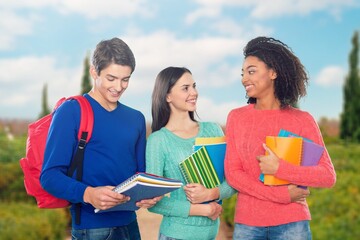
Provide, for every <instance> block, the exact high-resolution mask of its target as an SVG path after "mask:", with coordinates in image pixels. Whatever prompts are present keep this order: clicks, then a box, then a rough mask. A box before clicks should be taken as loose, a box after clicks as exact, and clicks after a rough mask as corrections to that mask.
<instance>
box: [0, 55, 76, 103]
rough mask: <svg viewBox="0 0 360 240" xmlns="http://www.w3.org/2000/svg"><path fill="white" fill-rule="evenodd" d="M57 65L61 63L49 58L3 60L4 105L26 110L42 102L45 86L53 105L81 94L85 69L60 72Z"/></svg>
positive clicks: (0, 67)
mask: <svg viewBox="0 0 360 240" xmlns="http://www.w3.org/2000/svg"><path fill="white" fill-rule="evenodd" d="M56 65H57V60H56V59H53V58H52V57H48V56H44V57H35V56H26V57H21V58H17V59H0V84H1V86H2V89H1V90H2V93H1V99H0V105H3V106H13V107H18V108H19V109H21V108H24V107H26V106H27V104H28V103H29V102H36V100H37V99H39V98H40V96H41V91H42V88H43V86H44V84H47V85H48V95H49V104H51V103H55V102H56V101H57V99H59V98H60V97H63V96H70V95H75V94H77V93H78V92H79V90H80V86H79V79H81V69H80V68H79V67H78V68H74V69H59V68H58V67H57V66H56ZM39 106H40V105H39Z"/></svg>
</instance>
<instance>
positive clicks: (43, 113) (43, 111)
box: [39, 83, 50, 118]
mask: <svg viewBox="0 0 360 240" xmlns="http://www.w3.org/2000/svg"><path fill="white" fill-rule="evenodd" d="M49 113H50V108H49V105H48V97H47V84H46V83H45V84H44V87H43V90H42V96H41V112H40V114H39V118H42V117H44V116H46V115H48V114H49Z"/></svg>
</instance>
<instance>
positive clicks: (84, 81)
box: [80, 54, 92, 95]
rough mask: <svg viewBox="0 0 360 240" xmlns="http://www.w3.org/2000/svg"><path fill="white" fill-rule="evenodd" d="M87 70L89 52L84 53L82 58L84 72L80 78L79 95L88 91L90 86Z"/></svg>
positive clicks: (88, 67)
mask: <svg viewBox="0 0 360 240" xmlns="http://www.w3.org/2000/svg"><path fill="white" fill-rule="evenodd" d="M89 70H90V58H89V54H86V56H85V59H84V73H83V76H82V79H81V92H80V94H81V95H83V94H84V93H88V92H89V91H90V90H91V88H92V84H91V77H90V72H89Z"/></svg>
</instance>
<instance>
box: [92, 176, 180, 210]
mask: <svg viewBox="0 0 360 240" xmlns="http://www.w3.org/2000/svg"><path fill="white" fill-rule="evenodd" d="M181 186H182V182H181V181H180V180H176V179H171V178H165V177H161V176H157V175H153V174H148V173H136V174H135V175H133V176H131V177H130V178H128V179H127V180H125V181H124V182H122V183H120V184H119V185H118V186H116V187H115V188H114V189H113V191H115V192H117V193H121V194H124V195H126V196H130V201H128V202H126V203H122V204H119V205H116V206H114V207H112V208H109V209H107V210H100V209H95V213H101V212H110V211H135V210H138V209H139V207H137V206H136V203H137V202H138V201H140V200H143V199H151V198H154V197H158V196H162V195H164V194H167V193H169V192H172V191H174V190H176V189H179V188H180V187H181Z"/></svg>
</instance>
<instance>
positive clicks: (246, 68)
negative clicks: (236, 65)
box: [241, 65, 257, 71]
mask: <svg viewBox="0 0 360 240" xmlns="http://www.w3.org/2000/svg"><path fill="white" fill-rule="evenodd" d="M251 67H257V66H255V65H249V66H247V67H246V69H249V68H251ZM246 69H245V70H246ZM241 71H244V69H243V68H242V69H241Z"/></svg>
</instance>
